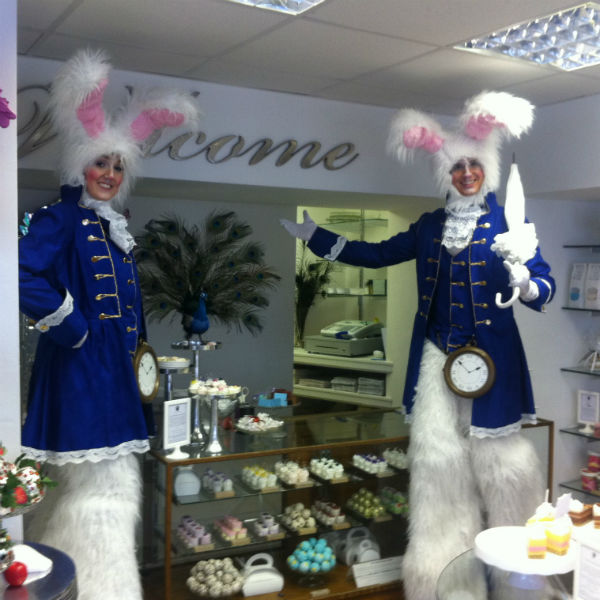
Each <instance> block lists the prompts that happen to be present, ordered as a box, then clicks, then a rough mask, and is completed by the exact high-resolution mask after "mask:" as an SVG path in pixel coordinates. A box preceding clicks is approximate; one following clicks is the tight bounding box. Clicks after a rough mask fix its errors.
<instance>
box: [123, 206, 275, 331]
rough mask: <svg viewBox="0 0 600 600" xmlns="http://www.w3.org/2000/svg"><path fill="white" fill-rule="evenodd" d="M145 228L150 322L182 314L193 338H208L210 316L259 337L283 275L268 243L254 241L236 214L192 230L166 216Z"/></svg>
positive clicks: (142, 245)
mask: <svg viewBox="0 0 600 600" xmlns="http://www.w3.org/2000/svg"><path fill="white" fill-rule="evenodd" d="M144 229H145V231H144V232H143V233H142V234H141V235H139V236H138V237H137V238H136V241H137V247H136V250H135V257H136V261H137V265H138V271H139V277H140V285H141V288H142V293H143V296H144V312H145V313H146V315H147V316H148V318H149V319H150V320H157V321H162V320H163V319H164V318H166V317H168V316H171V318H174V317H175V315H176V314H179V315H180V316H181V325H182V327H183V330H184V331H185V335H186V338H187V339H188V340H189V339H191V338H192V336H194V335H197V336H198V337H199V338H200V339H202V334H204V333H205V332H206V331H207V330H208V328H209V325H210V318H214V319H215V320H216V321H218V322H220V323H221V324H224V325H227V326H229V327H231V326H233V327H235V328H236V329H237V330H238V331H242V330H244V329H246V330H247V331H249V332H250V333H252V334H253V335H256V334H257V333H258V332H259V331H261V330H262V327H263V324H262V321H261V319H260V316H259V312H260V310H261V309H264V308H266V307H267V306H268V305H269V300H268V298H267V296H266V292H267V291H269V290H271V289H273V288H274V287H275V285H276V284H277V282H278V281H279V279H280V277H279V276H278V275H277V274H276V273H275V272H274V271H273V270H272V269H271V268H270V267H268V266H267V265H265V263H264V251H263V248H262V245H261V244H260V243H258V242H253V241H251V240H249V239H248V237H249V236H250V234H251V233H252V229H251V227H250V226H249V225H248V224H246V223H243V222H241V221H240V220H239V219H237V217H236V215H235V213H234V212H221V213H212V214H210V215H209V216H208V217H207V218H206V220H205V222H204V223H203V224H202V225H200V226H197V225H193V226H191V227H187V226H186V225H185V224H184V222H183V220H182V219H180V218H178V217H177V216H175V215H165V216H164V217H163V218H161V219H152V220H151V221H149V222H148V223H147V224H146V225H145V227H144Z"/></svg>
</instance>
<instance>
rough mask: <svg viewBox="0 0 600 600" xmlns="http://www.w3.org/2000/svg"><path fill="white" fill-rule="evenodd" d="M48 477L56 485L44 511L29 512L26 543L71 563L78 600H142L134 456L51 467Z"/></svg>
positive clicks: (138, 491)
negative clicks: (61, 554) (54, 550)
mask: <svg viewBox="0 0 600 600" xmlns="http://www.w3.org/2000/svg"><path fill="white" fill-rule="evenodd" d="M49 474H50V476H51V477H52V478H53V479H55V480H56V481H58V482H59V485H58V487H57V488H56V489H53V490H50V492H48V497H47V498H46V499H45V500H44V501H43V502H41V503H40V506H39V509H42V508H43V510H40V511H39V512H38V510H37V509H36V511H34V512H33V515H32V517H33V518H32V519H31V522H30V523H29V525H28V527H27V536H28V539H31V540H32V541H39V542H42V543H45V544H48V545H49V546H53V547H55V548H58V549H60V550H62V551H64V552H66V553H67V554H68V555H69V556H70V557H71V558H72V559H73V560H74V561H75V566H76V569H77V587H78V589H79V595H78V598H79V600H108V599H110V600H141V599H142V590H141V582H140V577H139V572H138V566H137V562H136V557H135V525H136V522H137V520H138V518H139V510H140V498H141V476H140V467H139V462H138V459H137V458H136V456H135V455H133V454H129V455H127V456H121V457H118V458H116V459H108V460H103V461H100V462H97V463H92V462H84V463H80V464H67V465H64V466H60V467H57V466H52V467H51V469H50V473H49Z"/></svg>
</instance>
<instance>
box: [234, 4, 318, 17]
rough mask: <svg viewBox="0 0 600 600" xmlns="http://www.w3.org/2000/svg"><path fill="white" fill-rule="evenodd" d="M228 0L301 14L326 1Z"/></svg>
mask: <svg viewBox="0 0 600 600" xmlns="http://www.w3.org/2000/svg"><path fill="white" fill-rule="evenodd" d="M228 2H237V3H238V4H245V5H246V6H254V7H255V8H264V9H266V10H275V11H277V12H282V13H285V14H287V15H299V14H301V13H303V12H306V11H307V10H309V9H311V8H313V7H315V6H317V4H321V2H325V0H228Z"/></svg>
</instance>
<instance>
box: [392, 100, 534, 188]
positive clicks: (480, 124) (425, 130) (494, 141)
mask: <svg viewBox="0 0 600 600" xmlns="http://www.w3.org/2000/svg"><path fill="white" fill-rule="evenodd" d="M532 122H533V105H532V104H530V103H529V102H528V101H527V100H524V99H523V98H517V97H516V96H512V95H511V94H508V93H506V92H482V93H480V94H478V95H477V96H474V97H473V98H471V99H469V100H467V101H466V103H465V107H464V109H463V111H462V113H461V115H460V116H459V118H458V124H457V128H456V130H454V131H446V130H444V129H443V128H442V126H441V125H440V124H439V123H438V122H437V121H435V120H434V119H433V118H432V117H430V116H428V115H426V114H424V113H422V112H420V111H417V110H413V109H403V110H401V111H399V112H398V114H397V115H396V116H395V117H394V119H393V121H392V126H391V130H390V134H389V138H388V151H389V152H390V153H391V154H393V155H394V156H396V158H398V160H400V161H401V162H408V161H410V160H412V158H413V156H414V155H415V154H416V152H417V151H420V152H423V153H425V154H426V155H429V156H430V157H431V160H432V163H433V167H434V174H435V179H436V183H437V185H438V187H439V189H440V191H441V192H442V193H443V194H445V193H446V192H447V191H448V190H449V189H450V187H451V185H452V178H451V175H450V169H451V168H452V167H453V166H454V165H455V164H456V162H457V161H458V160H460V159H461V158H475V159H477V160H478V161H479V162H480V163H481V165H482V166H483V170H484V173H485V186H486V189H487V190H488V191H494V190H496V189H498V187H499V185H500V154H499V153H500V145H501V143H502V141H503V140H504V139H508V138H511V137H516V138H518V137H520V136H521V134H522V133H525V132H527V131H528V129H529V128H530V127H531V124H532Z"/></svg>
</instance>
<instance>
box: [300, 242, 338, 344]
mask: <svg viewBox="0 0 600 600" xmlns="http://www.w3.org/2000/svg"><path fill="white" fill-rule="evenodd" d="M308 254H309V251H308V250H307V247H306V242H301V247H300V249H299V251H298V253H297V255H296V310H295V328H294V345H295V346H298V347H302V346H303V345H304V328H305V326H306V318H307V317H308V312H309V310H310V308H311V306H312V305H313V304H314V303H315V300H316V298H317V295H318V294H321V295H322V296H325V286H326V285H327V284H328V283H329V282H330V281H331V273H332V271H333V270H334V263H332V262H330V261H328V260H311V257H310V256H309V255H308Z"/></svg>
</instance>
